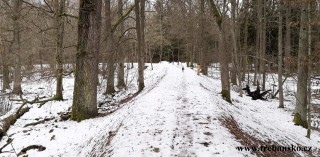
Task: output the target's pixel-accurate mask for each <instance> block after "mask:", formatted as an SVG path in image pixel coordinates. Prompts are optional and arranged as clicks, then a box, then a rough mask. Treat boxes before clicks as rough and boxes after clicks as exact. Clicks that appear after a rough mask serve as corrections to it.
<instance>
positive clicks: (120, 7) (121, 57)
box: [118, 0, 126, 88]
mask: <svg viewBox="0 0 320 157" xmlns="http://www.w3.org/2000/svg"><path fill="white" fill-rule="evenodd" d="M122 10H123V1H122V0H118V18H119V19H120V18H121V17H122V16H123V11H122ZM119 32H120V34H122V33H123V32H124V23H123V22H121V23H120V29H119ZM119 38H121V37H120V36H119ZM124 55H125V54H124V53H123V47H122V45H119V47H118V60H119V63H118V65H119V67H118V88H124V87H126V83H125V81H124Z"/></svg>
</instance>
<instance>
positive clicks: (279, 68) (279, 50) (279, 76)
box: [278, 2, 284, 108]
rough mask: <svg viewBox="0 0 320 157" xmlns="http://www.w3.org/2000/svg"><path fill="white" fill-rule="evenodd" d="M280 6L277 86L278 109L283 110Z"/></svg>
mask: <svg viewBox="0 0 320 157" xmlns="http://www.w3.org/2000/svg"><path fill="white" fill-rule="evenodd" d="M282 22H283V17H282V4H281V2H279V26H278V27H279V28H278V53H279V54H278V86H279V108H284V104H283V87H282V59H283V57H282V53H283V52H282Z"/></svg>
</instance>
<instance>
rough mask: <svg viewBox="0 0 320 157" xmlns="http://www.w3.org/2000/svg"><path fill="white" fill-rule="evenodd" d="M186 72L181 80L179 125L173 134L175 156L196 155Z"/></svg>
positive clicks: (177, 106) (177, 113) (177, 115)
mask: <svg viewBox="0 0 320 157" xmlns="http://www.w3.org/2000/svg"><path fill="white" fill-rule="evenodd" d="M185 77H186V76H185V74H183V79H182V82H181V85H180V86H181V87H182V89H181V90H180V91H179V92H180V96H179V97H178V100H179V103H178V104H176V113H175V115H176V118H177V126H176V128H175V130H174V136H173V145H172V149H173V151H174V152H173V153H174V154H173V156H177V157H191V156H195V153H194V152H193V151H192V149H190V148H192V147H193V145H194V143H193V129H192V125H191V124H192V123H193V122H192V119H191V114H190V113H189V109H190V103H189V102H188V98H187V97H186V91H187V84H186V78H185Z"/></svg>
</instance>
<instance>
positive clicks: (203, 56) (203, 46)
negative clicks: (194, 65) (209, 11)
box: [199, 1, 208, 75]
mask: <svg viewBox="0 0 320 157" xmlns="http://www.w3.org/2000/svg"><path fill="white" fill-rule="evenodd" d="M199 2H200V26H199V28H200V66H201V72H202V74H203V75H208V69H207V63H206V60H207V53H208V52H207V51H208V49H207V46H208V45H207V36H206V33H205V21H206V19H205V17H206V16H205V4H204V1H199Z"/></svg>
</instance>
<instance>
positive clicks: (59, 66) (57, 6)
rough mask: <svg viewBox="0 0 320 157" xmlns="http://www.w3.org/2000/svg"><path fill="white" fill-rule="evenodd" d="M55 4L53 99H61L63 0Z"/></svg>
mask: <svg viewBox="0 0 320 157" xmlns="http://www.w3.org/2000/svg"><path fill="white" fill-rule="evenodd" d="M54 4H55V10H56V11H55V21H54V22H55V28H56V63H57V71H56V79H57V85H56V95H55V96H54V99H55V100H63V95H62V90H63V82H62V80H63V77H62V75H63V62H62V55H63V51H64V47H63V38H64V18H63V16H61V15H62V14H64V12H65V0H56V1H54Z"/></svg>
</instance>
